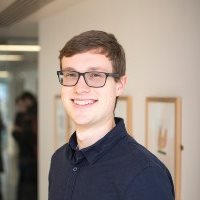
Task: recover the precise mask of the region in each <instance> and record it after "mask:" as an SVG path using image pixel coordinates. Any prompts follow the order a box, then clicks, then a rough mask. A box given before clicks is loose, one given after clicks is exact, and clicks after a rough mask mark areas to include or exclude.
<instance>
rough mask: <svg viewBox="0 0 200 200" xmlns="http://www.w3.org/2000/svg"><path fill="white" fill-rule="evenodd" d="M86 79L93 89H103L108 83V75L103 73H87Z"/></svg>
mask: <svg viewBox="0 0 200 200" xmlns="http://www.w3.org/2000/svg"><path fill="white" fill-rule="evenodd" d="M85 79H86V82H87V84H88V85H89V86H91V87H102V86H104V84H105V81H106V74H104V73H101V72H87V73H85Z"/></svg>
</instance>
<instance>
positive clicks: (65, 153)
mask: <svg viewBox="0 0 200 200" xmlns="http://www.w3.org/2000/svg"><path fill="white" fill-rule="evenodd" d="M115 121H116V126H115V127H114V128H113V129H112V130H111V131H110V132H109V133H107V134H106V135H105V136H104V137H103V138H102V139H100V140H99V141H98V142H96V143H95V144H93V145H92V146H89V147H87V148H84V149H81V150H78V149H77V140H76V133H74V134H73V135H72V136H71V138H70V141H69V143H68V144H65V145H64V146H62V147H61V148H59V149H58V150H57V151H56V152H55V153H54V155H53V156H52V160H51V167H50V172H49V200H174V187H173V182H172V178H171V175H170V173H169V171H168V170H167V168H166V167H165V166H164V165H163V164H162V163H161V162H160V161H159V160H158V159H157V158H156V157H155V156H154V155H153V154H151V153H150V152H149V151H148V150H146V149H145V148H144V147H143V146H142V145H140V144H138V143H137V142H136V141H135V140H134V139H133V138H132V137H131V136H130V135H128V133H127V132H126V129H125V125H124V121H123V120H122V119H120V118H115ZM94 134H95V133H94Z"/></svg>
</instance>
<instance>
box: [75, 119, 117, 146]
mask: <svg viewBox="0 0 200 200" xmlns="http://www.w3.org/2000/svg"><path fill="white" fill-rule="evenodd" d="M113 127H115V121H114V118H112V119H110V120H108V121H106V123H105V122H103V123H101V124H98V125H93V126H90V127H89V128H88V127H82V126H77V127H76V138H77V143H78V147H79V149H83V148H86V147H89V146H91V145H93V144H94V143H96V142H97V141H98V140H100V139H101V138H103V137H104V136H105V135H106V134H107V133H108V132H109V131H110V130H111V129H113Z"/></svg>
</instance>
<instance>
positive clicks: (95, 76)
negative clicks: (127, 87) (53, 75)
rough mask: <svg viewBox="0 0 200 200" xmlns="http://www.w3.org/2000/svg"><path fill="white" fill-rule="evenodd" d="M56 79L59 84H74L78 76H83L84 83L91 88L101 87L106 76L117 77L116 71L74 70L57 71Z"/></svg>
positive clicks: (104, 82)
mask: <svg viewBox="0 0 200 200" xmlns="http://www.w3.org/2000/svg"><path fill="white" fill-rule="evenodd" d="M57 75H58V79H59V82H60V84H61V85H64V86H69V87H71V86H75V85H76V84H77V83H78V81H79V79H80V76H83V78H84V80H85V83H86V84H87V85H88V86H89V87H93V88H100V87H103V86H104V85H105V84H106V80H107V78H108V77H109V76H110V77H113V78H119V74H118V73H105V72H95V71H91V72H84V73H80V72H76V71H57Z"/></svg>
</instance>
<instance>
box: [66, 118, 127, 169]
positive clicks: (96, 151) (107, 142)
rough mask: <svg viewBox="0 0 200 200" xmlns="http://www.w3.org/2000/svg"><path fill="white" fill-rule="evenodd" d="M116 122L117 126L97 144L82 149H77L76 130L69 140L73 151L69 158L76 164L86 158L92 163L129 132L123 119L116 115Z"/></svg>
mask: <svg viewBox="0 0 200 200" xmlns="http://www.w3.org/2000/svg"><path fill="white" fill-rule="evenodd" d="M115 124H116V126H115V127H114V128H113V129H112V130H111V131H109V132H108V133H107V134H106V135H105V136H104V137H103V138H101V139H100V140H98V141H97V142H96V143H95V144H93V145H91V146H89V147H86V148H84V149H81V150H77V140H76V132H74V133H73V135H72V136H71V138H70V140H69V148H70V149H71V153H70V156H69V155H68V158H69V159H70V160H71V161H72V162H73V163H74V164H77V163H78V162H80V161H81V160H82V159H84V158H86V159H87V161H88V162H89V164H91V165H92V164H93V163H94V162H96V161H97V160H98V159H99V158H100V157H101V156H103V155H104V153H106V152H107V151H109V149H111V148H112V147H113V146H114V145H115V144H116V143H117V142H118V141H119V140H121V138H122V137H124V136H125V135H126V134H127V132H126V128H125V124H124V120H123V119H121V118H117V117H116V118H115Z"/></svg>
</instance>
